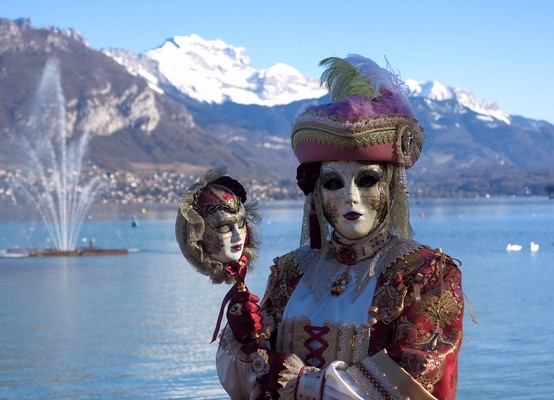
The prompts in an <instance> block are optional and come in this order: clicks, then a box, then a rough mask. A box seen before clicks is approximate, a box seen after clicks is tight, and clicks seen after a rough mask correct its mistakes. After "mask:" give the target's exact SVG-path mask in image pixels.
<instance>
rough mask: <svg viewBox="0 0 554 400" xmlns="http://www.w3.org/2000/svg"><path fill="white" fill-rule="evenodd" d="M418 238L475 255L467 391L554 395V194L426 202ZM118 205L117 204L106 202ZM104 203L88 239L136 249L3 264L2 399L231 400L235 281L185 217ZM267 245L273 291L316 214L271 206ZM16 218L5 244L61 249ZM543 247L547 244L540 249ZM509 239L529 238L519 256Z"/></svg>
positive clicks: (471, 395)
mask: <svg viewBox="0 0 554 400" xmlns="http://www.w3.org/2000/svg"><path fill="white" fill-rule="evenodd" d="M411 209H412V225H413V227H414V230H415V232H416V237H415V238H416V239H417V240H418V241H420V242H421V243H425V244H428V245H430V246H432V247H442V248H443V249H444V251H446V252H447V253H449V254H451V255H452V256H453V257H456V258H459V259H460V260H462V262H463V266H462V270H463V274H464V275H463V279H464V288H465V292H466V294H467V296H468V297H469V299H470V301H471V303H472V305H473V308H474V309H475V312H476V314H477V318H478V319H479V324H478V325H475V324H473V323H472V322H471V319H470V318H469V313H468V312H467V310H466V319H465V339H464V344H463V347H462V352H461V355H460V376H459V388H458V398H459V399H552V398H554V388H553V387H552V382H554V344H553V343H554V340H553V339H554V316H552V313H551V312H550V308H551V307H550V305H551V304H552V303H553V301H554V294H553V290H552V282H553V281H554V262H553V261H552V260H554V201H552V200H550V201H549V200H547V199H525V200H522V199H479V200H421V201H418V200H413V201H412V208H411ZM104 211H105V210H104ZM109 211H110V212H109V213H107V214H106V213H103V212H100V211H98V210H97V213H96V214H95V215H94V218H93V219H91V220H90V221H89V222H87V223H85V225H84V227H83V230H82V232H81V233H82V234H81V243H83V245H86V244H87V243H88V241H89V240H90V239H94V241H95V244H97V245H98V246H101V247H103V248H130V249H136V250H137V251H136V252H132V253H130V254H129V255H126V256H103V257H94V258H92V257H91V258H89V257H74V258H41V259H37V258H22V259H7V258H0V304H1V307H0V399H120V398H121V399H224V398H227V396H226V395H225V392H224V391H223V390H222V389H221V387H220V385H219V381H218V379H217V375H216V371H215V364H214V353H215V351H216V348H217V345H216V344H215V343H214V344H210V343H209V341H210V338H211V335H212V332H213V328H214V322H215V319H216V316H217V312H218V309H219V304H220V302H221V299H222V297H223V296H224V294H225V293H226V291H227V289H228V287H226V286H223V285H212V284H210V283H209V281H208V279H207V278H206V277H204V276H202V275H200V274H198V273H197V272H195V271H194V270H193V269H192V268H191V267H190V266H189V265H188V264H187V263H186V262H185V260H184V258H183V257H182V256H181V254H180V251H179V249H178V246H177V244H176V242H175V240H174V236H173V235H174V234H173V218H174V215H175V211H174V210H171V211H167V212H163V211H155V210H149V211H148V212H147V213H146V214H140V215H139V218H140V220H141V224H140V226H139V227H138V228H132V227H131V218H132V214H133V212H137V210H109ZM261 211H262V215H263V217H264V221H263V223H262V225H261V228H260V230H261V238H262V240H263V242H264V244H263V248H262V252H261V255H260V259H259V262H258V263H257V267H256V270H255V271H253V272H252V273H251V274H250V275H249V276H248V278H247V281H248V284H249V287H250V289H251V291H252V292H254V293H258V294H261V293H263V290H264V287H265V281H266V278H267V274H268V266H269V265H271V260H272V259H273V258H274V257H275V256H277V255H280V254H283V253H285V252H287V251H289V250H291V249H293V248H295V247H296V246H297V244H298V237H299V232H300V225H299V221H300V218H301V213H302V210H301V208H300V207H298V206H297V205H295V204H281V203H280V204H268V205H263V207H262V209H261ZM16 215H17V214H14V213H13V212H4V213H3V215H2V216H1V217H2V218H3V220H4V221H5V222H1V223H0V249H3V248H11V247H16V246H19V247H29V246H32V247H48V244H49V243H48V241H47V240H46V239H45V237H46V235H45V232H44V229H43V227H42V226H41V224H40V223H36V222H32V221H21V220H20V219H18V218H17V217H16ZM531 241H534V242H537V243H539V244H540V251H539V252H537V253H531V252H530V251H529V248H528V245H529V243H530V242H531ZM508 243H517V244H521V245H522V246H523V250H522V251H520V252H512V253H508V252H506V249H505V248H506V245H507V244H508Z"/></svg>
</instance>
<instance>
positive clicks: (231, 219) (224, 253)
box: [202, 205, 247, 264]
mask: <svg viewBox="0 0 554 400" xmlns="http://www.w3.org/2000/svg"><path fill="white" fill-rule="evenodd" d="M204 222H205V230H204V236H203V238H202V243H203V246H204V250H205V251H206V253H208V254H209V255H210V256H211V257H212V258H214V259H216V260H217V261H219V262H221V263H223V264H229V263H231V262H235V261H238V260H239V259H240V257H241V256H242V253H243V250H244V244H245V241H246V231H247V226H246V211H245V210H244V207H243V206H242V205H241V206H240V210H239V212H237V213H230V212H227V211H225V210H218V211H215V212H213V213H211V214H210V215H208V216H207V217H206V219H205V221H204Z"/></svg>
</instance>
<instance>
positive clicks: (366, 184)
mask: <svg viewBox="0 0 554 400" xmlns="http://www.w3.org/2000/svg"><path fill="white" fill-rule="evenodd" d="M386 171H387V166H386V164H384V163H369V162H360V161H328V162H324V163H322V165H321V174H320V178H319V182H320V190H321V200H322V209H323V213H324V215H325V218H326V219H327V221H328V222H329V224H331V226H332V227H333V228H334V229H335V230H336V231H337V232H338V233H339V234H340V235H342V236H343V237H344V238H346V239H349V240H356V239H360V238H363V237H365V236H367V235H368V234H369V233H371V232H372V230H373V229H375V228H376V227H377V226H378V225H379V224H380V223H381V222H382V221H383V220H384V218H385V216H386V213H387V210H388V200H389V183H390V179H389V178H388V174H386Z"/></svg>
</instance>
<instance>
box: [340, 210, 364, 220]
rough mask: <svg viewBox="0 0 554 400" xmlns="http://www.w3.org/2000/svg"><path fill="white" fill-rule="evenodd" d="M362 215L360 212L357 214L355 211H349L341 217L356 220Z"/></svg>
mask: <svg viewBox="0 0 554 400" xmlns="http://www.w3.org/2000/svg"><path fill="white" fill-rule="evenodd" d="M361 216H362V214H359V213H357V212H354V211H351V212H348V213H346V214H344V215H343V217H344V218H345V219H347V220H349V221H356V220H357V219H359V218H360V217H361Z"/></svg>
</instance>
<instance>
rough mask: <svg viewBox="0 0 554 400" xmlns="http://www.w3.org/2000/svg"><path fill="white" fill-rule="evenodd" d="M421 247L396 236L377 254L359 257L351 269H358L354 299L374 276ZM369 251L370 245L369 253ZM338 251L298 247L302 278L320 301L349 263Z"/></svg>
mask: <svg viewBox="0 0 554 400" xmlns="http://www.w3.org/2000/svg"><path fill="white" fill-rule="evenodd" d="M364 239H365V238H364ZM330 244H331V243H330ZM421 247H422V246H421V245H420V244H419V243H417V242H415V241H413V240H401V239H399V238H398V237H396V236H394V235H392V236H390V237H388V240H387V241H386V242H385V244H384V245H381V247H380V248H379V249H378V250H377V252H376V253H374V254H373V255H367V258H366V259H361V260H358V262H357V263H356V264H354V265H352V268H351V271H355V277H354V282H353V283H354V284H355V287H356V290H355V293H354V298H353V301H355V299H356V298H358V296H359V295H360V293H361V291H362V290H364V288H365V287H366V286H367V284H368V283H369V281H370V279H371V278H372V277H374V276H375V277H377V278H378V277H379V276H380V275H381V274H382V273H383V271H385V270H386V269H387V268H388V267H389V266H390V265H391V264H392V263H394V262H395V261H396V260H398V259H400V258H402V257H404V256H406V255H407V254H409V253H411V252H413V251H416V250H418V249H420V248H421ZM367 250H368V249H367V248H366V254H367ZM334 253H335V252H334V251H333V250H332V249H329V251H322V250H314V249H310V248H309V247H308V246H307V247H303V248H301V249H298V250H297V252H296V259H297V261H298V264H299V271H300V272H301V273H302V274H303V277H302V279H303V280H304V281H305V282H306V284H307V286H308V287H309V288H310V291H311V292H312V293H313V294H314V296H315V298H316V300H318V299H321V298H322V296H325V295H330V294H331V290H332V285H333V281H334V280H335V279H336V277H337V275H338V274H340V273H341V272H342V271H344V269H345V265H346V264H342V263H341V262H340V261H338V260H337V258H336V255H335V254H334ZM360 254H362V253H360Z"/></svg>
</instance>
